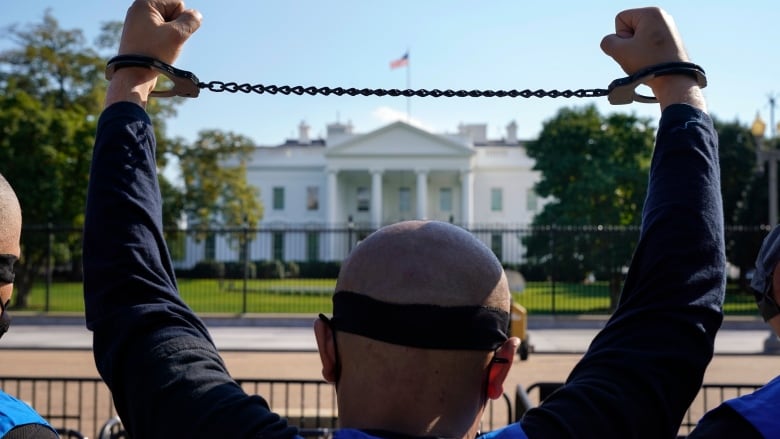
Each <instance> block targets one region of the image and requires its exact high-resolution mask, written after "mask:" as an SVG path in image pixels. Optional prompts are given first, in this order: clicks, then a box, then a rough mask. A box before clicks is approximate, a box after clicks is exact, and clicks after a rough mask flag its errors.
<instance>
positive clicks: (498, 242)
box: [490, 233, 504, 260]
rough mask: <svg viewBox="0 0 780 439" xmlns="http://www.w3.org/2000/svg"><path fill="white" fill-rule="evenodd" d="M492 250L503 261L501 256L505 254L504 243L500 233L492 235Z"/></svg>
mask: <svg viewBox="0 0 780 439" xmlns="http://www.w3.org/2000/svg"><path fill="white" fill-rule="evenodd" d="M490 249H491V250H493V253H494V254H495V255H496V257H497V258H498V259H499V260H501V256H502V255H503V254H504V241H503V239H502V236H501V234H500V233H491V234H490Z"/></svg>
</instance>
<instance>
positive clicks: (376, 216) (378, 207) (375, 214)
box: [370, 169, 384, 228]
mask: <svg viewBox="0 0 780 439" xmlns="http://www.w3.org/2000/svg"><path fill="white" fill-rule="evenodd" d="M370 172H371V226H372V227H374V228H378V227H380V226H381V225H382V173H383V172H384V171H383V170H382V169H371V171H370Z"/></svg>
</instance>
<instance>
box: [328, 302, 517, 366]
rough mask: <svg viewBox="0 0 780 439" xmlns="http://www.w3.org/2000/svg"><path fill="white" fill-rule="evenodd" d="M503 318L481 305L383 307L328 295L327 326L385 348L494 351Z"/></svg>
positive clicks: (501, 337) (502, 337)
mask: <svg viewBox="0 0 780 439" xmlns="http://www.w3.org/2000/svg"><path fill="white" fill-rule="evenodd" d="M509 322H510V317H509V313H508V312H506V311H504V310H501V309H498V308H491V307H486V306H439V305H426V304H398V303H389V302H383V301H380V300H376V299H373V298H370V297H368V296H366V295H364V294H358V293H354V292H351V291H338V292H336V294H334V295H333V318H332V319H330V323H331V325H332V327H333V328H334V329H336V330H339V331H344V332H349V333H352V334H357V335H362V336H364V337H368V338H371V339H374V340H380V341H384V342H387V343H392V344H397V345H402V346H409V347H416V348H424V349H452V350H485V351H490V350H495V349H497V348H498V347H500V346H501V344H502V343H503V342H504V341H506V340H507V338H508V336H507V333H508V332H509Z"/></svg>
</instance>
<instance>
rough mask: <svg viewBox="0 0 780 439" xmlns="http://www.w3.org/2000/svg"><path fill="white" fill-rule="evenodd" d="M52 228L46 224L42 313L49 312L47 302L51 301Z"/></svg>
mask: <svg viewBox="0 0 780 439" xmlns="http://www.w3.org/2000/svg"><path fill="white" fill-rule="evenodd" d="M53 229H54V227H53V226H52V223H50V222H49V223H46V234H47V240H46V299H45V300H44V304H43V311H44V312H47V313H48V312H49V301H50V300H51V282H52V279H51V272H52V270H54V267H52V265H53V264H54V262H53V259H54V256H53V252H54V249H53V247H54V230H53Z"/></svg>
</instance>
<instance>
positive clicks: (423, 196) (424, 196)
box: [416, 169, 428, 219]
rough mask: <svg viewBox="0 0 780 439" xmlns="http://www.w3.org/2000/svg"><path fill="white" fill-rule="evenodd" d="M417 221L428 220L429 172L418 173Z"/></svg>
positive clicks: (423, 170)
mask: <svg viewBox="0 0 780 439" xmlns="http://www.w3.org/2000/svg"><path fill="white" fill-rule="evenodd" d="M416 172H417V219H427V218H428V170H427V169H418V170H417V171H416Z"/></svg>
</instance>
